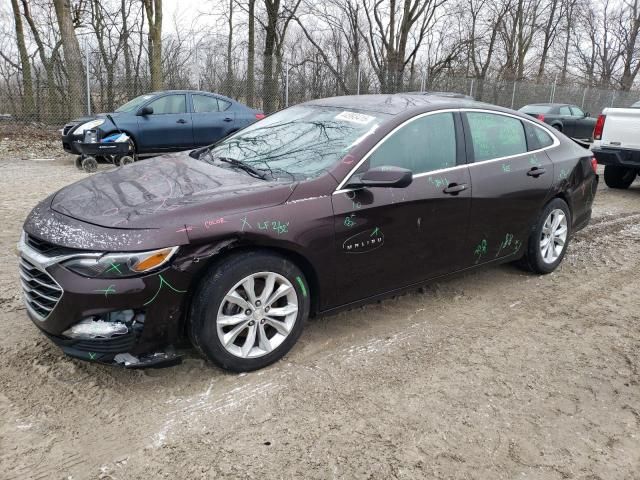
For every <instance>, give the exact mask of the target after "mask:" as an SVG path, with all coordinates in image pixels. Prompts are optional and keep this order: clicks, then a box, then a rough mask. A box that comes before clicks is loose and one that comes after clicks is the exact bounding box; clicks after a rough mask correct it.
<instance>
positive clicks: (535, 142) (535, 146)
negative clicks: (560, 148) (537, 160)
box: [524, 122, 553, 152]
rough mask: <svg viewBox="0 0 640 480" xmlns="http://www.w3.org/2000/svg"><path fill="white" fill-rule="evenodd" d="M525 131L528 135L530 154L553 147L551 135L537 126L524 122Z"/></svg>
mask: <svg viewBox="0 0 640 480" xmlns="http://www.w3.org/2000/svg"><path fill="white" fill-rule="evenodd" d="M524 130H525V132H526V134H527V146H528V147H529V151H530V152H531V151H533V150H539V149H541V148H545V147H549V146H551V145H553V138H551V135H549V134H548V133H547V132H546V131H545V130H544V129H542V128H540V127H538V126H537V125H533V124H531V123H529V122H524Z"/></svg>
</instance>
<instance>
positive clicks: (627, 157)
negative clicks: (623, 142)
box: [591, 147, 640, 169]
mask: <svg viewBox="0 0 640 480" xmlns="http://www.w3.org/2000/svg"><path fill="white" fill-rule="evenodd" d="M591 150H592V152H593V154H594V156H595V157H596V160H597V161H598V163H599V164H600V165H614V166H618V167H628V168H638V169H640V150H626V149H622V148H602V147H594V148H592V149H591Z"/></svg>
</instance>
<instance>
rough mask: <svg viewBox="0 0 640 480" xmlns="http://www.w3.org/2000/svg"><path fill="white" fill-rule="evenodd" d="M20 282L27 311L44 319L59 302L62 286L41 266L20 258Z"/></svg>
mask: <svg viewBox="0 0 640 480" xmlns="http://www.w3.org/2000/svg"><path fill="white" fill-rule="evenodd" d="M20 283H21V284H22V292H23V293H24V300H25V304H26V306H27V308H28V309H29V312H31V314H32V315H33V316H34V317H36V318H37V319H39V320H45V319H46V318H47V317H48V316H49V315H50V314H51V312H52V311H53V309H54V308H56V306H57V305H58V302H60V299H61V298H62V294H63V293H64V292H63V290H62V287H61V286H60V285H59V284H58V282H56V281H55V279H54V278H53V277H52V276H51V275H49V274H48V273H47V272H46V270H44V269H43V268H38V266H37V265H34V264H33V263H31V262H29V261H28V260H26V259H25V258H24V257H22V258H20Z"/></svg>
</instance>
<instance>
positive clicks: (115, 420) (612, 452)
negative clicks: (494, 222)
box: [0, 132, 640, 480]
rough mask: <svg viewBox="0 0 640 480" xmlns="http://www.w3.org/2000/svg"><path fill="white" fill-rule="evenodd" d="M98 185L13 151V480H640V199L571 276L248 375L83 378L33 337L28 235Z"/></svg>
mask: <svg viewBox="0 0 640 480" xmlns="http://www.w3.org/2000/svg"><path fill="white" fill-rule="evenodd" d="M103 168H108V167H103ZM85 176H86V174H85V173H81V172H78V171H77V170H75V168H74V167H73V165H72V158H71V157H68V156H63V155H61V154H60V151H59V146H58V144H57V142H55V141H53V142H51V141H49V140H48V139H47V138H44V137H43V138H35V137H34V138H33V139H31V140H30V141H26V142H25V141H24V139H23V138H22V137H19V138H13V137H8V136H3V135H2V132H0V185H1V188H0V199H1V201H0V218H2V227H3V228H2V229H1V231H0V245H1V246H2V248H1V249H0V259H1V260H2V264H3V265H4V266H5V268H3V269H2V270H1V271H0V307H1V309H0V325H1V326H2V334H1V335H0V478H2V479H29V478H34V479H45V478H46V479H49V478H65V479H68V478H72V479H85V478H90V479H92V478H107V479H138V478H189V479H200V478H255V479H272V478H274V479H292V478H311V479H328V478H347V479H351V478H372V479H389V478H403V479H409V478H429V479H431V478H434V479H440V478H441V479H445V478H460V479H503V478H504V479H515V478H518V479H521V478H522V479H584V480H587V479H589V480H596V479H601V480H610V479H637V478H640V370H639V368H640V348H639V347H640V295H639V294H638V292H639V290H640V223H639V221H640V184H638V183H636V184H635V185H634V186H633V187H632V188H631V189H629V190H628V191H613V190H609V189H607V188H606V187H605V186H603V185H601V187H600V189H599V191H598V194H597V196H596V206H595V211H594V218H593V221H592V223H591V225H590V226H589V227H588V228H587V229H585V230H584V231H582V232H580V233H579V234H578V235H577V236H576V237H575V238H574V239H573V241H572V242H571V246H570V249H569V252H568V255H567V257H566V258H565V261H564V262H563V264H562V267H561V268H560V269H559V270H558V271H556V272H555V273H553V274H551V275H547V276H536V275H531V274H527V273H524V272H521V271H520V270H517V269H515V268H514V267H512V266H509V265H505V266H500V267H494V268H489V269H487V270H484V271H477V272H475V273H469V274H466V275H462V276H459V277H456V278H452V279H450V280H447V281H442V282H438V283H435V284H432V285H431V286H429V287H427V288H426V289H424V290H423V291H422V292H415V293H411V294H407V295H404V296H402V297H399V298H395V299H390V300H387V301H384V302H382V303H378V304H373V305H370V306H367V307H365V308H362V309H358V310H354V311H350V312H347V313H343V314H340V315H337V316H333V317H328V318H322V319H318V320H315V321H312V322H311V323H309V324H308V325H307V328H306V330H305V332H304V333H303V336H302V338H301V340H300V342H299V344H298V345H297V346H296V347H295V348H294V349H293V350H292V351H291V353H290V354H289V355H288V357H287V358H285V359H284V360H283V361H281V362H279V363H277V364H276V365H274V366H272V367H270V368H267V369H265V370H262V371H259V372H255V373H250V374H243V375H237V374H229V373H225V372H223V371H221V370H219V369H217V368H215V367H212V366H210V365H208V364H206V363H205V362H204V361H203V360H201V359H200V358H199V357H198V356H197V355H196V354H195V353H193V352H190V353H188V355H187V358H186V360H185V362H184V363H183V364H182V365H180V366H177V367H174V368H169V369H164V370H146V371H129V370H123V369H118V368H109V367H103V366H98V365H94V364H88V363H84V362H80V361H75V360H71V359H69V358H66V357H64V356H63V355H62V353H61V352H60V351H59V350H58V349H57V348H56V347H54V346H53V345H52V344H50V343H49V341H48V340H46V339H44V338H43V337H42V335H40V334H39V333H38V331H37V329H36V328H35V326H34V325H32V324H31V322H30V321H29V320H28V319H27V316H26V313H25V310H24V308H23V306H22V303H21V299H20V293H19V288H18V280H17V278H18V273H17V262H16V258H15V254H14V246H15V243H16V240H17V239H18V235H19V232H20V228H21V223H22V221H23V219H24V218H25V216H26V215H27V213H28V212H29V210H30V209H31V208H32V207H33V206H34V205H35V204H36V202H37V201H39V200H40V199H42V198H43V197H44V196H45V195H47V194H48V193H49V192H52V191H54V190H56V189H58V188H60V187H62V186H63V185H65V184H67V183H70V182H72V181H75V180H78V179H80V178H83V177H85Z"/></svg>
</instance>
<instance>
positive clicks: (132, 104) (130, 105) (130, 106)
mask: <svg viewBox="0 0 640 480" xmlns="http://www.w3.org/2000/svg"><path fill="white" fill-rule="evenodd" d="M154 96H155V95H149V94H148V95H140V96H139V97H136V98H134V99H133V100H129V101H128V102H127V103H125V104H124V105H122V106H121V107H118V108H116V112H133V111H134V110H137V109H138V107H139V106H140V105H142V104H143V103H145V102H147V101H148V100H151V99H152V98H153V97H154Z"/></svg>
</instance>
